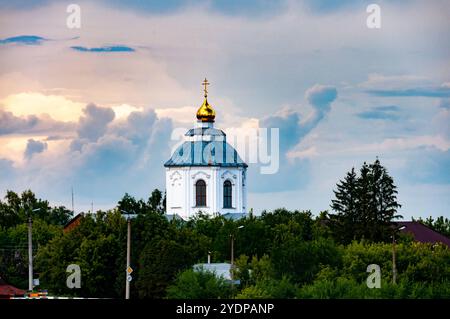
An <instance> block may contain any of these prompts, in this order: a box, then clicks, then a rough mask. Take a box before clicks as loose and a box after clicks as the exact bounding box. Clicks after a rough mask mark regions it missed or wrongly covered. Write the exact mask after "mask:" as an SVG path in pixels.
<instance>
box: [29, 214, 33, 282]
mask: <svg viewBox="0 0 450 319" xmlns="http://www.w3.org/2000/svg"><path fill="white" fill-rule="evenodd" d="M31 225H32V221H31V214H30V216H29V217H28V290H29V291H32V290H33V239H32V236H33V234H32V229H31Z"/></svg>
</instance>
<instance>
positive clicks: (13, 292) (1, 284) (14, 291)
mask: <svg viewBox="0 0 450 319" xmlns="http://www.w3.org/2000/svg"><path fill="white" fill-rule="evenodd" d="M24 294H26V291H25V290H22V289H19V288H16V287H14V286H11V285H8V284H7V283H6V282H5V281H4V280H3V279H1V278H0V297H5V296H6V297H10V296H23V295H24Z"/></svg>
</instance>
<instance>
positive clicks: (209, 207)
mask: <svg viewBox="0 0 450 319" xmlns="http://www.w3.org/2000/svg"><path fill="white" fill-rule="evenodd" d="M244 172H245V170H244V169H243V168H241V167H217V166H206V167H170V168H167V169H166V188H167V202H166V205H167V213H168V214H178V215H180V216H181V217H183V218H185V219H188V218H189V217H191V216H193V215H195V214H197V213H199V212H200V211H202V212H203V213H206V214H210V215H214V214H216V213H219V214H226V213H243V212H244V213H245V212H246V207H245V205H244V203H245V200H246V186H245V185H243V174H244ZM200 179H202V180H204V181H205V183H206V207H196V198H195V183H196V182H197V181H198V180H200ZM226 180H229V181H230V182H231V184H232V208H224V207H223V184H224V182H225V181H226Z"/></svg>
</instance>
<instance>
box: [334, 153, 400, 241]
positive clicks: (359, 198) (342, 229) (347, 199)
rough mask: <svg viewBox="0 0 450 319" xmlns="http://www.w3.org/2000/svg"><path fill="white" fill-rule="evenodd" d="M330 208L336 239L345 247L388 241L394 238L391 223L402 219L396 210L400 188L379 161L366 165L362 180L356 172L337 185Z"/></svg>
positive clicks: (352, 171)
mask: <svg viewBox="0 0 450 319" xmlns="http://www.w3.org/2000/svg"><path fill="white" fill-rule="evenodd" d="M334 194H335V199H333V200H332V204H331V208H332V209H333V210H334V211H335V212H337V214H335V215H333V216H332V217H331V224H332V226H333V228H334V236H335V237H336V238H337V239H338V240H339V241H340V242H343V243H349V242H350V241H351V240H353V239H357V240H359V239H362V238H365V239H367V240H370V241H386V240H389V238H390V236H391V235H392V225H391V222H392V221H393V220H394V219H396V218H399V217H401V216H400V215H397V214H396V213H397V209H398V208H400V207H401V205H400V204H399V203H398V202H397V187H396V186H395V184H394V179H393V178H392V177H391V176H390V175H389V174H388V172H387V169H386V168H385V167H383V166H382V165H381V163H380V161H379V160H378V159H376V160H375V162H374V163H373V164H370V165H368V164H367V163H366V162H364V164H363V166H362V167H361V170H360V175H359V177H358V176H357V175H356V173H355V171H354V169H353V168H352V170H351V171H350V172H349V173H347V176H346V177H345V178H344V180H343V181H340V182H339V183H338V184H337V189H336V190H335V191H334Z"/></svg>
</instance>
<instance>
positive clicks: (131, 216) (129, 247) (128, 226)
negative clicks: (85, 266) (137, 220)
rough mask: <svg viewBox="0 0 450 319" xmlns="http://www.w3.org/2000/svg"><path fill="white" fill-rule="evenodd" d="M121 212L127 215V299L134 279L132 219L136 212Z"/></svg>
mask: <svg viewBox="0 0 450 319" xmlns="http://www.w3.org/2000/svg"><path fill="white" fill-rule="evenodd" d="M121 212H122V213H123V214H124V215H125V216H126V219H127V268H126V270H125V299H130V282H131V280H133V277H131V273H132V272H133V269H132V268H131V266H130V263H131V219H132V218H134V217H136V216H137V215H136V214H130V213H129V212H126V211H124V210H121Z"/></svg>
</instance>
